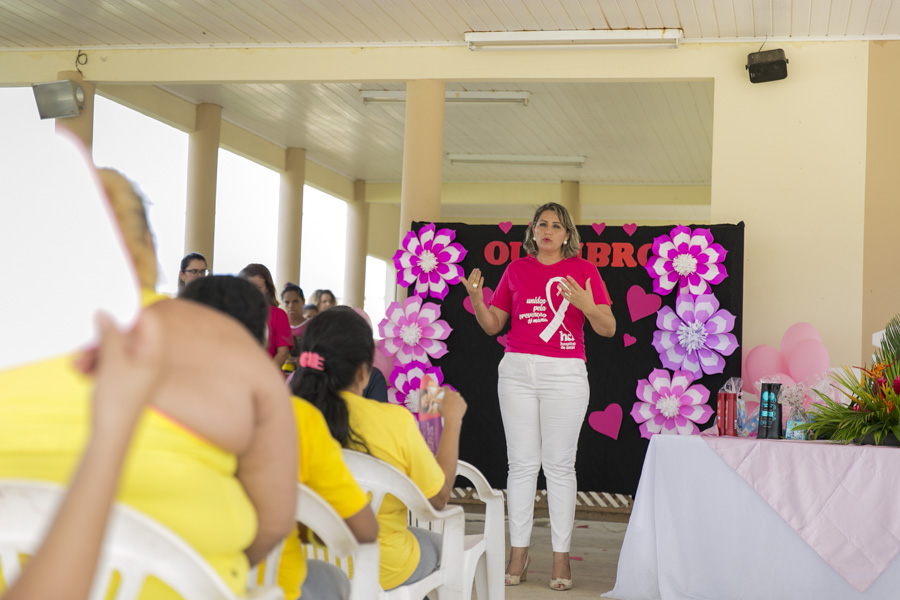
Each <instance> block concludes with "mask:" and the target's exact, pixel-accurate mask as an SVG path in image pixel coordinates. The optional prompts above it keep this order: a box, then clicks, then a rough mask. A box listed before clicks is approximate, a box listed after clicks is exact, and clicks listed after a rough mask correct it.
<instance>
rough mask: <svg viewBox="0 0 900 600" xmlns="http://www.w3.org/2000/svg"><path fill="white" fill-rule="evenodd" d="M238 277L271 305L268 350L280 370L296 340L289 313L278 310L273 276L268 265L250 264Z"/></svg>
mask: <svg viewBox="0 0 900 600" xmlns="http://www.w3.org/2000/svg"><path fill="white" fill-rule="evenodd" d="M238 277H243V278H244V279H246V280H247V281H249V282H250V283H252V284H253V285H255V286H256V288H257V289H258V290H259V291H260V292H261V293H262V295H263V296H265V297H266V301H268V303H269V338H268V342H267V344H266V349H267V350H268V351H269V356H271V357H272V360H273V361H274V362H275V366H277V367H278V368H279V369H280V368H281V367H282V366H283V365H284V361H286V360H287V358H288V356H289V355H290V352H291V348H293V347H294V338H293V336H291V324H290V321H288V316H287V313H285V312H284V311H283V310H281V309H280V308H278V299H277V298H276V297H275V284H274V283H273V282H272V274H271V273H270V272H269V268H268V267H266V265H261V264H259V263H250V264H249V265H247V266H246V267H244V268H243V269H241V272H240V273H238Z"/></svg>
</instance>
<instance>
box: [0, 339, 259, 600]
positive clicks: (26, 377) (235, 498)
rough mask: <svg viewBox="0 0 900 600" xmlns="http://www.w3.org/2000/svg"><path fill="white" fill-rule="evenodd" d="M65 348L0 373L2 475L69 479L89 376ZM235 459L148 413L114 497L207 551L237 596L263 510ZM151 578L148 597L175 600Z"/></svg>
mask: <svg viewBox="0 0 900 600" xmlns="http://www.w3.org/2000/svg"><path fill="white" fill-rule="evenodd" d="M73 358H74V357H73V356H71V355H67V356H63V357H58V358H54V359H51V360H47V361H43V362H40V363H35V364H32V365H29V366H26V367H22V368H19V369H14V370H12V371H6V372H3V373H0V477H8V478H21V479H36V480H42V481H51V482H54V483H59V484H62V485H66V484H68V482H69V480H70V479H71V477H72V475H73V474H74V469H75V468H76V467H77V465H78V462H79V460H80V457H81V453H82V450H83V448H84V445H85V443H86V442H87V438H88V434H89V428H90V410H91V393H92V391H93V385H92V382H91V380H90V379H89V378H87V377H85V376H83V375H82V374H81V373H79V372H78V371H77V370H76V369H75V368H74V367H73V366H72V361H73ZM236 469H237V458H236V457H235V456H234V455H233V454H230V453H228V452H225V451H224V450H222V449H220V448H218V447H216V446H214V445H213V444H211V443H210V442H208V441H206V440H205V439H203V438H201V437H199V436H198V435H197V434H195V433H193V432H190V431H188V430H187V429H185V428H184V427H183V426H181V425H179V424H177V423H175V422H174V421H172V420H170V419H169V418H167V417H165V416H164V415H162V414H161V413H159V412H157V411H155V410H153V409H147V410H145V411H144V414H143V415H142V417H141V419H140V421H139V423H138V426H137V428H136V429H135V433H134V438H133V440H132V444H131V447H130V449H129V452H128V457H127V458H126V460H125V464H124V467H123V471H122V476H121V480H120V484H119V492H118V495H117V496H116V500H117V501H119V502H123V503H125V504H127V505H129V506H131V507H133V508H135V509H137V510H139V511H141V512H143V513H145V514H147V515H148V516H150V517H152V518H153V519H155V520H157V521H159V522H160V523H162V524H163V525H165V526H166V527H168V528H169V529H171V530H172V531H174V532H175V533H176V534H177V535H179V536H180V537H181V538H182V539H184V540H185V541H186V542H187V543H189V544H190V545H191V546H193V547H194V549H195V550H196V551H197V552H198V553H199V554H200V555H201V556H203V557H204V558H205V559H206V560H207V561H208V562H209V564H210V565H211V566H212V567H213V568H214V569H215V570H216V572H217V573H218V574H219V575H220V576H221V577H222V579H223V580H224V581H225V582H226V583H227V584H228V586H229V587H230V588H231V589H232V591H234V593H235V594H237V595H239V596H242V595H243V594H244V591H245V589H246V581H247V571H248V564H247V559H246V557H245V556H244V552H243V550H244V549H245V548H247V547H248V546H249V545H250V543H251V542H252V541H253V539H254V537H255V535H256V526H257V523H256V511H255V510H254V508H253V505H252V503H251V502H250V499H249V498H248V497H247V495H246V493H245V492H244V489H243V487H242V486H241V484H240V483H239V482H238V480H237V479H236V478H235V476H234V475H235V472H236ZM177 597H178V596H177V595H176V594H175V593H174V592H173V591H172V590H171V589H169V588H168V587H166V586H164V585H162V584H161V583H160V582H158V581H156V580H150V581H148V583H147V585H145V587H144V590H143V591H142V593H141V598H142V599H143V600H147V599H153V600H156V599H162V598H177Z"/></svg>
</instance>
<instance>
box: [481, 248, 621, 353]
mask: <svg viewBox="0 0 900 600" xmlns="http://www.w3.org/2000/svg"><path fill="white" fill-rule="evenodd" d="M569 275H571V276H572V277H574V278H575V281H577V282H578V285H580V286H581V287H583V288H587V281H588V280H590V282H591V290H592V291H593V293H594V303H595V304H612V300H610V298H609V292H607V290H606V284H605V283H603V279H602V278H601V277H600V273H599V272H598V271H597V267H596V266H594V265H593V264H591V263H589V262H588V261H586V260H584V259H581V258H578V257H577V256H573V257H572V258H566V259H564V260H561V261H559V262H558V263H556V264H553V265H544V264H541V263H540V262H538V260H537V259H536V258H535V257H533V256H526V257H524V258H519V259H516V260H514V261H512V262H511V263H510V264H509V266H508V267H506V271H504V272H503V277H501V278H500V283H499V284H498V285H497V289H496V291H495V292H494V298H493V300H492V301H491V305H492V306H496V307H497V308H499V309H500V310H502V311H504V312H507V313H509V319H510V329H509V334H508V335H507V336H506V351H507V352H518V353H521V354H538V355H541V356H553V357H557V358H580V359H581V360H585V355H584V320H585V319H584V313H583V312H581V311H580V310H578V309H577V308H575V307H574V306H572V305H571V304H569V301H568V300H565V299H564V298H563V297H562V294H561V292H560V291H559V283H560V282H561V281H564V280H565V278H566V276H569Z"/></svg>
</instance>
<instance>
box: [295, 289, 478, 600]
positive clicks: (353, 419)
mask: <svg viewBox="0 0 900 600" xmlns="http://www.w3.org/2000/svg"><path fill="white" fill-rule="evenodd" d="M374 352H375V344H374V341H373V339H372V329H371V328H370V327H369V325H368V324H367V323H366V322H365V320H364V319H363V318H362V317H360V316H359V315H358V314H356V312H354V311H353V309H351V308H349V307H345V306H338V307H336V308H332V309H331V310H328V311H325V312H323V313H320V314H319V315H318V316H317V317H316V318H315V319H313V320H312V321H310V323H309V325H308V326H307V328H306V331H305V333H304V335H303V341H302V343H301V354H300V360H299V362H300V365H301V368H300V370H299V371H298V372H297V375H295V376H294V379H293V380H292V389H293V392H294V394H295V395H297V396H300V397H301V398H304V399H306V400H308V401H309V402H310V403H311V404H313V405H314V406H315V407H316V408H318V409H319V410H320V411H321V412H322V414H323V415H324V416H325V421H326V422H327V423H328V427H329V429H330V430H331V435H332V436H334V438H335V439H336V440H337V441H338V442H340V444H341V446H343V447H345V448H352V449H354V450H361V451H363V452H368V453H369V454H371V455H373V456H375V457H376V458H379V459H381V460H384V461H385V462H388V463H390V464H392V465H394V466H395V467H397V468H398V469H400V470H401V471H402V472H404V473H405V474H406V475H407V476H408V477H409V478H410V479H412V480H413V481H414V482H415V483H416V485H417V486H418V487H419V489H421V490H422V492H423V493H424V494H425V497H427V498H428V499H429V500H430V501H431V504H432V505H433V506H434V507H435V508H437V509H442V508H443V507H444V506H445V505H446V504H447V501H448V500H449V499H450V489H451V487H452V485H453V482H454V481H455V479H456V461H457V458H458V455H459V434H460V430H461V428H462V419H463V415H464V414H465V412H466V403H465V400H463V398H462V396H460V395H459V394H458V393H457V392H455V391H452V390H449V389H446V390H445V393H444V400H443V404H442V414H443V417H444V430H443V434H442V436H441V442H440V445H439V447H438V451H437V454H436V455H432V453H431V451H430V450H429V449H428V446H427V445H426V444H425V439H424V438H423V437H422V435H421V433H420V432H419V428H418V426H417V425H416V422H415V419H414V417H413V415H412V413H410V412H409V411H408V410H406V408H404V407H402V406H397V405H391V404H382V403H380V402H374V401H372V400H368V399H366V398H363V397H362V396H361V395H360V394H361V392H362V390H363V388H364V387H365V385H366V383H367V382H368V380H369V369H371V368H372V359H373V356H374ZM406 512H407V511H406V507H405V506H403V504H402V503H400V501H399V500H397V499H396V498H393V497H391V496H388V497H386V498H385V500H384V502H383V503H382V506H381V509H380V510H379V512H378V527H379V531H378V544H379V549H380V551H381V565H380V581H381V586H382V587H383V588H384V589H386V590H389V589H392V588H395V587H397V586H400V585H403V584H405V583H414V582H416V581H418V580H420V579H422V578H424V577H426V576H427V575H428V574H430V573H431V572H432V571H434V569H435V567H436V566H437V565H438V564H439V562H440V548H441V541H440V536H439V535H437V534H435V533H433V532H430V531H425V530H423V529H418V528H415V527H408V526H407V522H406Z"/></svg>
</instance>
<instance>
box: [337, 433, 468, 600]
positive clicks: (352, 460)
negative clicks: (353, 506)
mask: <svg viewBox="0 0 900 600" xmlns="http://www.w3.org/2000/svg"><path fill="white" fill-rule="evenodd" d="M343 455H344V463H346V465H347V467H348V468H349V469H350V471H351V472H352V473H353V478H354V479H356V482H357V483H358V484H359V485H360V487H362V488H363V490H365V491H367V492H369V493H371V495H372V510H374V511H375V512H376V514H377V513H378V510H379V509H380V508H381V503H382V501H383V500H384V497H385V495H386V494H391V495H392V496H394V497H396V498H397V499H398V500H400V502H402V503H403V504H404V505H405V506H406V507H407V509H409V513H410V515H411V517H412V518H415V519H416V520H417V521H418V522H419V523H430V522H437V523H441V524H442V528H441V529H442V542H441V564H440V566H439V567H438V569H437V570H436V571H435V572H434V573H432V574H430V575H429V576H428V577H426V578H424V579H422V580H420V581H418V582H416V583H413V584H410V585H403V586H400V587H398V588H394V589H392V590H388V591H386V592H382V594H381V595H380V596H379V597H380V598H387V599H394V598H416V599H417V600H418V599H419V598H422V597H424V596H425V595H426V594H427V593H428V592H431V591H432V590H438V593H439V595H440V597H441V598H461V597H462V596H463V588H464V585H465V584H464V582H463V579H464V577H463V536H464V535H465V526H466V522H465V514H464V513H463V510H462V507H459V506H448V507H446V508H444V509H443V510H437V509H435V508H434V507H433V506H432V505H431V502H429V501H428V499H427V498H426V497H425V495H424V494H423V493H422V491H421V490H420V489H419V488H418V487H417V486H416V484H415V483H414V482H413V481H412V480H411V479H410V478H409V477H407V476H406V474H404V473H402V472H401V471H400V470H398V469H397V468H395V467H394V466H393V465H389V464H388V463H386V462H384V461H382V460H379V459H377V458H375V457H374V456H371V455H368V454H364V453H362V452H356V451H354V450H347V449H344V450H343Z"/></svg>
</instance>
